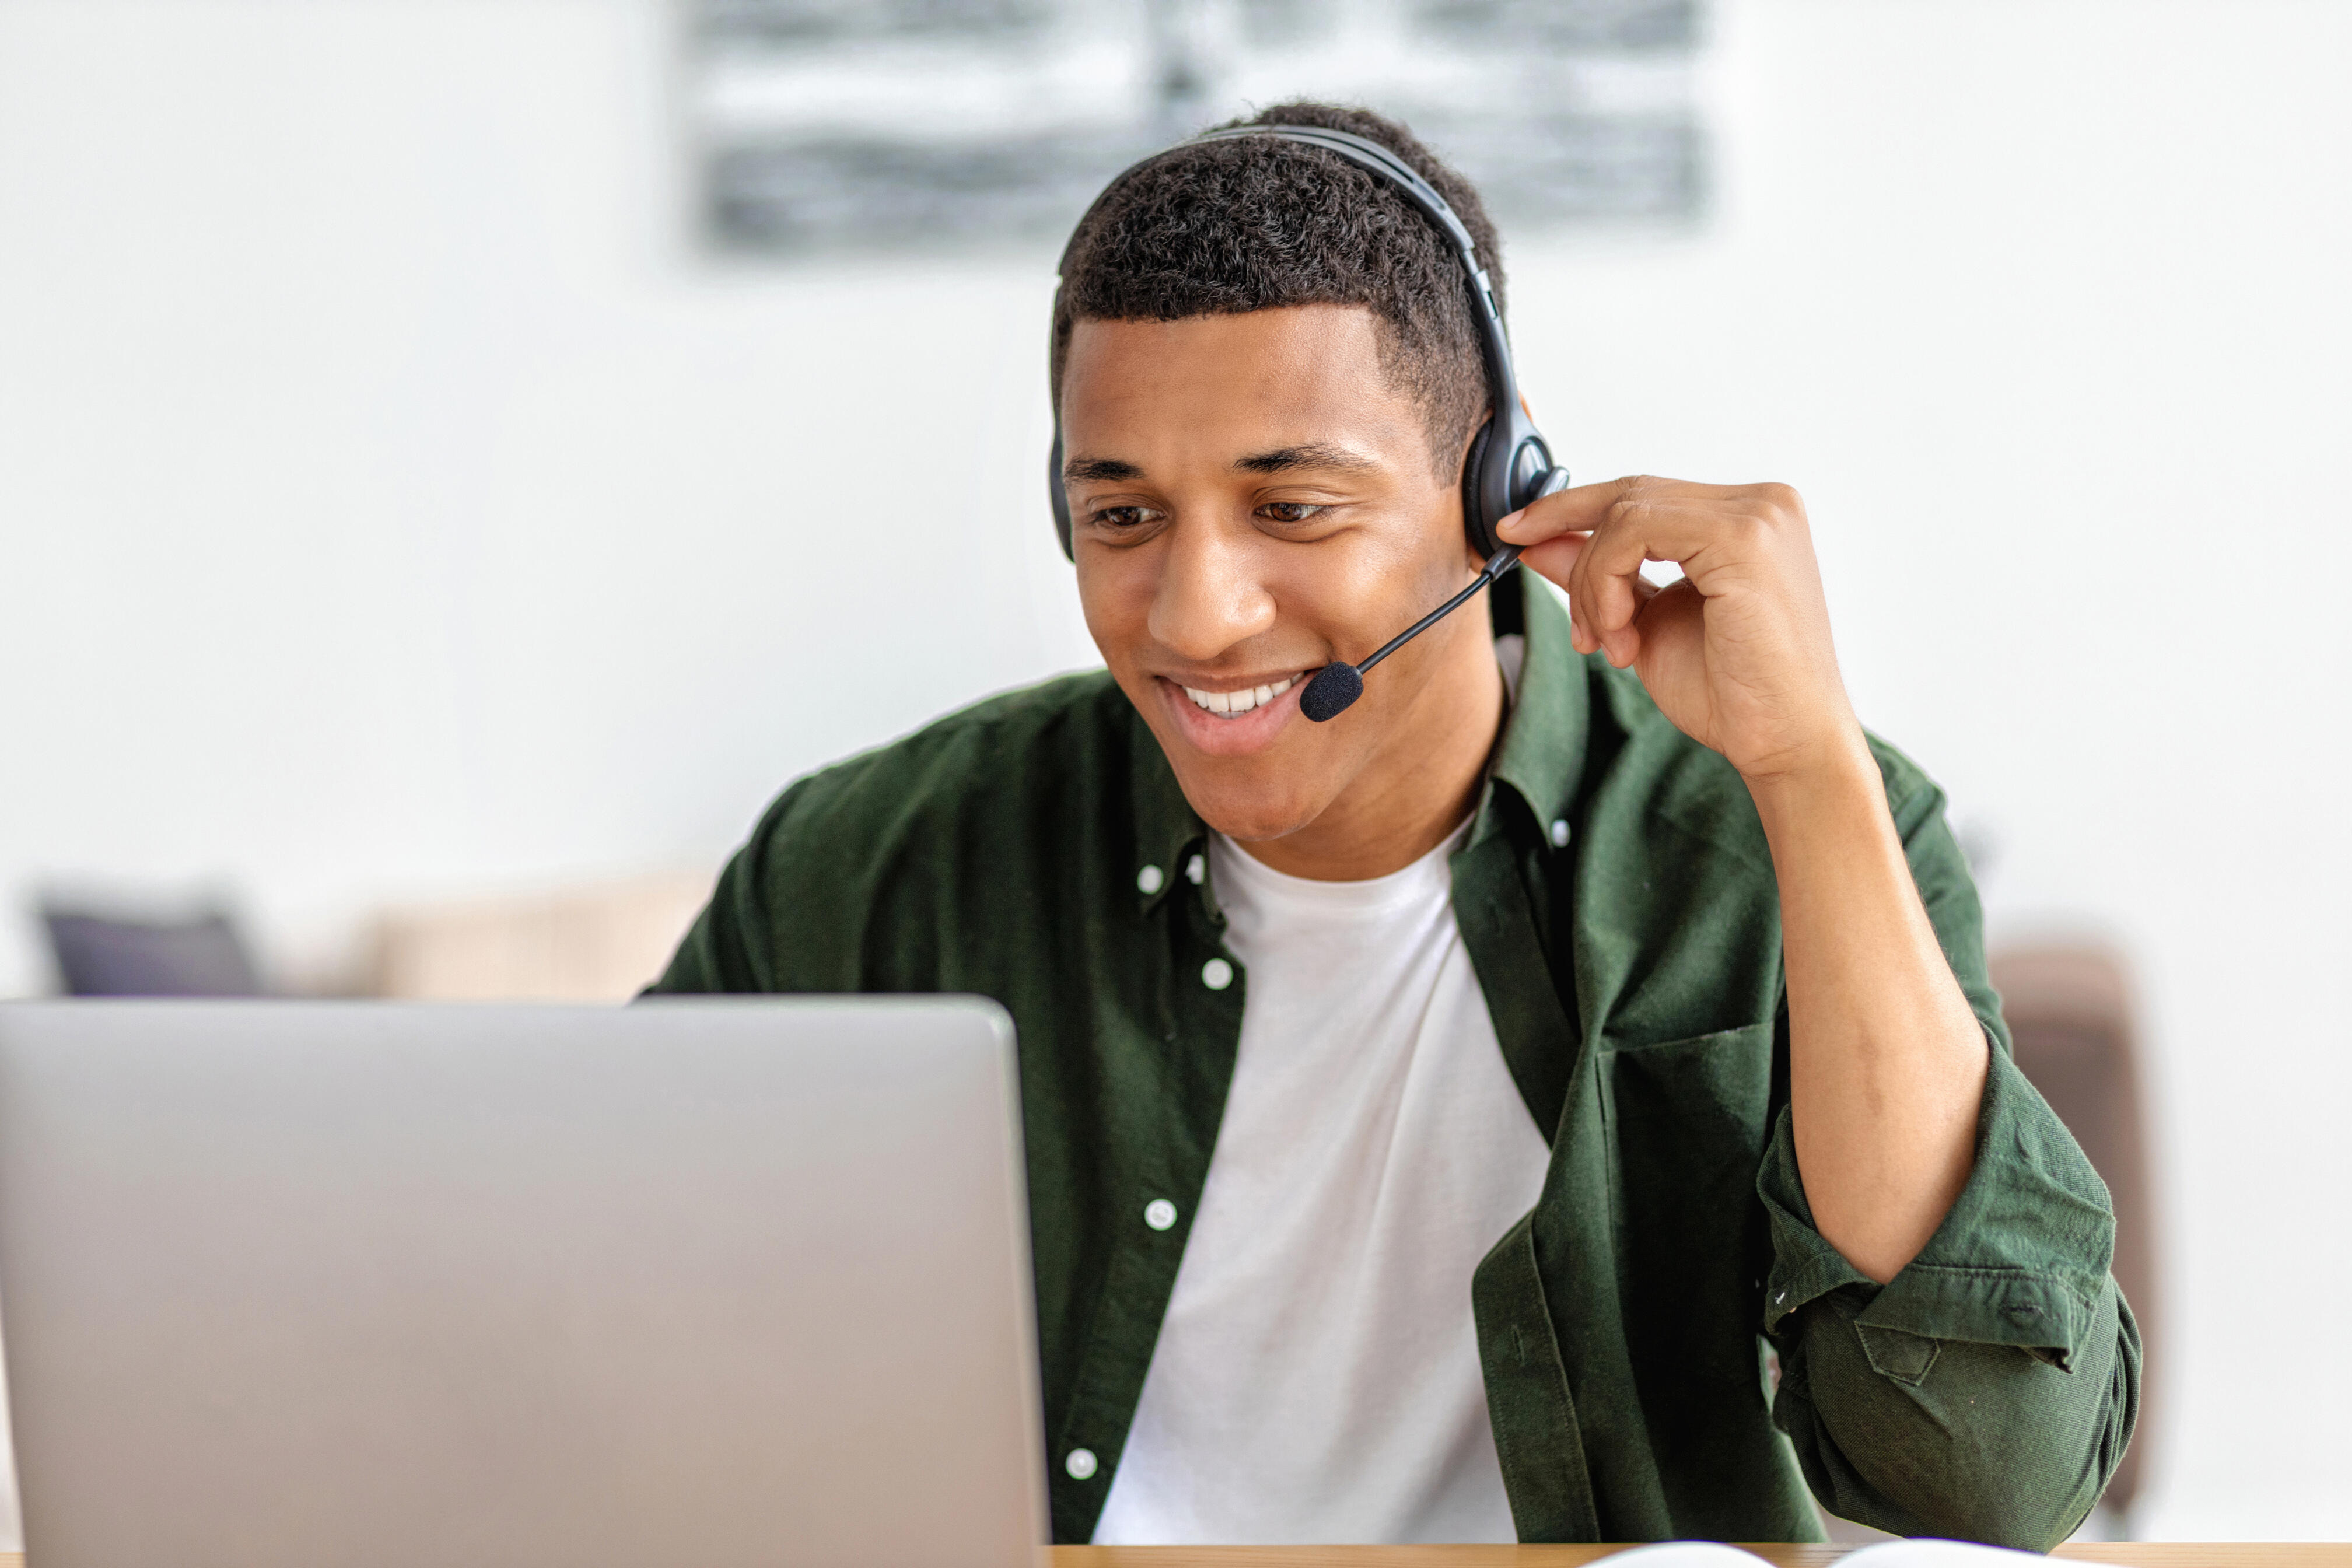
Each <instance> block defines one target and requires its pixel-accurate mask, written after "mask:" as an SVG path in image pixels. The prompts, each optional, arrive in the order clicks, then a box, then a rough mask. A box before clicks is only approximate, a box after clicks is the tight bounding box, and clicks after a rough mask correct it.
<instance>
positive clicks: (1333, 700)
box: [1298, 663, 1364, 724]
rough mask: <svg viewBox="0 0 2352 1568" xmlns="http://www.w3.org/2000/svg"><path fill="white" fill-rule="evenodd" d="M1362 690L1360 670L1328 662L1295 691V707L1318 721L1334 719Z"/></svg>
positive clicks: (1347, 665) (1343, 711)
mask: <svg viewBox="0 0 2352 1568" xmlns="http://www.w3.org/2000/svg"><path fill="white" fill-rule="evenodd" d="M1363 694H1364V677H1363V673H1362V672H1361V671H1360V670H1359V669H1357V668H1356V667H1355V666H1354V665H1352V664H1338V663H1333V664H1327V665H1325V666H1324V667H1323V668H1320V669H1318V670H1317V671H1316V672H1315V679H1312V680H1310V681H1308V682H1307V689H1306V690H1304V691H1302V692H1300V693H1299V694H1298V710H1299V711H1300V712H1301V713H1304V714H1306V715H1307V717H1308V718H1309V719H1312V720H1314V721H1315V722H1317V723H1318V724H1320V723H1322V722H1324V721H1326V720H1328V719H1336V718H1338V717H1339V715H1340V714H1342V713H1345V712H1346V711H1347V710H1348V705H1349V703H1351V702H1353V701H1355V700H1356V699H1357V698H1359V697H1361V696H1362V695H1363Z"/></svg>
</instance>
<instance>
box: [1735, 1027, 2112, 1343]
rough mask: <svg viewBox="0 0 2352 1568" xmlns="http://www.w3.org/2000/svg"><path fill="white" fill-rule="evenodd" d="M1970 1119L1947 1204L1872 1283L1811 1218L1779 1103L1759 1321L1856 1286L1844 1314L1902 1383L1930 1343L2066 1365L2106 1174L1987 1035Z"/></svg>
mask: <svg viewBox="0 0 2352 1568" xmlns="http://www.w3.org/2000/svg"><path fill="white" fill-rule="evenodd" d="M1990 1050H1991V1066H1990V1070H1989V1071H1988V1072H1987V1074H1986V1077H1985V1090H1984V1103H1983V1105H1982V1107H1981V1109H1980V1110H1979V1112H1978V1117H1977V1148H1976V1167H1975V1169H1974V1170H1973V1171H1971V1172H1970V1173H1969V1180H1968V1184H1967V1185H1966V1186H1965V1187H1963V1188H1962V1189H1961V1190H1960V1195H1959V1197H1958V1200H1957V1201H1956V1202H1955V1203H1954V1204H1953V1205H1952V1209H1951V1212H1950V1213H1949V1214H1948V1215H1945V1216H1944V1223H1943V1224H1942V1225H1941V1226H1938V1227H1937V1231H1936V1234H1935V1235H1934V1236H1933V1237H1929V1238H1928V1241H1927V1246H1926V1247H1922V1248H1921V1249H1920V1251H1919V1255H1918V1256H1917V1257H1916V1258H1913V1259H1912V1260H1911V1261H1910V1263H1908V1264H1907V1265H1906V1266H1905V1267H1904V1268H1903V1271H1902V1272H1901V1273H1899V1274H1897V1275H1896V1276H1895V1278H1894V1279H1892V1280H1890V1281H1888V1282H1887V1283H1886V1284H1885V1285H1884V1286H1881V1285H1879V1284H1878V1283H1876V1282H1875V1281H1874V1280H1873V1279H1871V1278H1870V1277H1869V1276H1868V1275H1866V1274H1864V1273H1863V1272H1862V1271H1861V1270H1860V1269H1858V1268H1854V1266H1853V1264H1851V1263H1849V1262H1847V1261H1846V1259H1845V1258H1844V1257H1843V1255H1842V1254H1840V1253H1839V1251H1838V1250H1837V1248H1835V1247H1832V1246H1831V1245H1830V1244H1829V1242H1828V1241H1827V1239H1825V1238H1824V1237H1822V1234H1821V1232H1820V1231H1818V1230H1816V1229H1815V1228H1814V1227H1813V1214H1812V1207H1811V1205H1810V1204H1809V1203H1808V1202H1807V1201H1806V1199H1805V1190H1804V1184H1803V1182H1802V1180H1801V1178H1800V1176H1799V1175H1798V1172H1797V1145H1796V1140H1795V1137H1794V1135H1793V1133H1792V1132H1791V1131H1790V1114H1789V1111H1788V1110H1786V1109H1785V1108H1784V1109H1783V1110H1781V1112H1780V1120H1779V1121H1778V1123H1777V1124H1776V1125H1775V1126H1774V1128H1773V1131H1772V1142H1771V1146H1770V1147H1769V1149H1768V1150H1767V1151H1766V1152H1765V1155H1764V1163H1763V1167H1762V1169H1761V1170H1760V1171H1759V1173H1758V1175H1757V1183H1756V1188H1757V1195H1758V1196H1759V1198H1760V1199H1761V1200H1762V1201H1763V1204H1764V1208H1765V1213H1766V1214H1767V1215H1769V1219H1770V1223H1771V1227H1772V1269H1771V1273H1770V1276H1769V1278H1768V1279H1766V1281H1765V1288H1764V1331H1765V1332H1766V1333H1767V1334H1777V1333H1779V1332H1780V1331H1781V1330H1782V1327H1783V1325H1784V1322H1785V1321H1786V1320H1787V1318H1788V1316H1789V1314H1790V1313H1791V1312H1794V1311H1795V1310H1797V1309H1798V1308H1800V1307H1802V1306H1804V1305H1805V1304H1806V1303H1807V1302H1809V1301H1812V1300H1818V1299H1819V1298H1821V1297H1822V1296H1825V1295H1828V1294H1829V1293H1830V1292H1832V1291H1833V1290H1853V1291H1855V1292H1857V1293H1858V1298H1859V1300H1861V1301H1862V1302H1863V1308H1862V1310H1861V1311H1860V1313H1859V1314H1857V1315H1856V1317H1855V1319H1854V1324H1855V1327H1856V1328H1857V1329H1859V1330H1861V1331H1863V1332H1862V1339H1863V1342H1864V1346H1865V1348H1866V1349H1867V1350H1868V1351H1869V1352H1870V1359H1871V1362H1872V1363H1873V1364H1874V1365H1875V1366H1877V1368H1878V1370H1879V1371H1881V1372H1882V1373H1885V1374H1887V1375H1888V1376H1891V1377H1895V1378H1898V1379H1902V1380H1904V1381H1914V1380H1916V1378H1917V1377H1919V1376H1923V1375H1925V1373H1926V1370H1927V1363H1928V1362H1930V1361H1932V1360H1933V1359H1934V1355H1935V1347H1934V1343H1933V1342H1939V1341H1944V1340H1964V1341H1969V1342H1973V1343H1978V1344H1995V1345H2014V1346H2016V1347H2017V1348H2019V1349H2021V1350H2024V1351H2028V1352H2032V1353H2034V1354H2036V1355H2038V1356H2039V1357H2041V1359H2042V1360H2044V1361H2047V1362H2050V1363H2052V1364H2053V1365H2056V1366H2058V1367H2061V1368H2063V1369H2065V1370H2067V1371H2072V1370H2073V1368H2074V1355H2075V1352H2076V1351H2077V1350H2078V1349H2079V1348H2081V1346H2082V1345H2083V1344H2084V1341H2085V1339H2086V1337H2087V1336H2088V1334H2089V1333H2090V1331H2091V1329H2092V1324H2093V1322H2094V1321H2095V1318H2096V1316H2097V1310H2098V1304H2099V1302H2100V1301H2101V1300H2102V1299H2103V1298H2104V1296H2105V1289H2106V1279H2107V1267H2108V1264H2109V1262H2110V1261H2111V1259H2112V1258H2113V1256H2114V1251H2115V1212H2114V1208H2113V1205H2112V1204H2111V1203H2110V1202H2109V1199H2108V1196H2107V1189H2106V1184H2105V1183H2103V1182H2101V1181H2100V1180H2099V1177H2098V1173H2096V1172H2095V1171H2094V1170H2093V1169H2092V1168H2091V1163H2090V1161H2089V1160H2087V1159H2085V1158H2084V1155H2083V1152H2082V1150H2081V1149H2080V1148H2079V1147H2078V1146H2077V1145H2076V1144H2075V1142H2074V1135H2073V1134H2072V1133H2070V1132H2068V1131H2066V1128H2065V1125H2064V1124H2063V1122H2061V1121H2059V1120H2058V1117H2057V1115H2056V1113H2055V1112H2053V1110H2051V1109H2050V1107H2049V1105H2048V1104H2047V1103H2046V1102H2044V1101H2043V1100H2042V1096H2041V1094H2040V1093H2039V1092H2037V1091H2036V1090H2035V1089H2034V1088H2033V1086H2032V1084H2031V1083H2029V1082H2027V1081H2026V1079H2025V1076H2024V1075H2023V1074H2022V1073H2021V1072H2019V1071H2018V1070H2017V1065H2016V1063H2014V1062H2012V1061H2011V1059H2010V1058H2009V1054H2008V1053H2007V1052H2006V1051H2004V1050H2002V1049H2001V1048H2000V1046H1999V1044H1998V1043H1994V1044H1992V1045H1991V1047H1990Z"/></svg>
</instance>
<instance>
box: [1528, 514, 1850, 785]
mask: <svg viewBox="0 0 2352 1568" xmlns="http://www.w3.org/2000/svg"><path fill="white" fill-rule="evenodd" d="M1497 531H1498V532H1499V533H1500V534H1501V536H1502V538H1503V539H1504V540H1505V541H1506V542H1508V543H1512V544H1520V545H1525V546H1526V547H1527V551H1526V553H1525V554H1524V555H1523V556H1521V558H1520V560H1521V563H1522V564H1523V565H1525V566H1527V567H1528V568H1530V569H1531V570H1534V571H1537V572H1539V573H1541V574H1543V575H1545V576H1546V577H1549V578H1550V579H1551V580H1552V581H1553V582H1555V583H1557V584H1559V585H1560V586H1561V587H1563V588H1565V589H1567V590H1568V596H1569V605H1570V616H1571V618H1572V619H1573V621H1574V623H1575V644H1576V648H1577V651H1578V652H1580V653H1591V652H1592V651H1594V650H1595V649H1599V650H1600V651H1601V653H1602V654H1603V655H1604V656H1605V657H1606V658H1608V660H1609V662H1610V663H1612V664H1613V665H1615V666H1616V667H1617V668H1621V669H1622V668H1625V667H1626V666H1628V665H1631V666H1633V668H1634V670H1635V671H1636V672H1637V673H1638V674H1639V675H1640V676H1641V678H1642V684H1643V686H1644V687H1646V688H1647V689H1649V693H1650V696H1651V699H1652V700H1654V701H1655V702H1656V703H1657V705H1658V708H1659V710H1661V711H1662V712H1664V714H1665V715H1666V717H1667V718H1668V719H1670V720H1672V721H1674V722H1675V725H1676V726H1678V727H1679V728H1680V729H1681V730H1682V731H1684V732H1685V734H1687V735H1689V736H1690V737H1691V738H1692V739H1694V740H1696V741H1698V742H1701V743H1702V744H1704V745H1706V746H1710V747H1712V748H1714V749H1715V750H1716V751H1717V752H1722V753H1723V755H1724V756H1725V757H1726V758H1727V759H1728V760H1729V762H1730V763H1731V764H1732V765H1733V766H1734V767H1736V768H1738V770H1739V771H1740V773H1741V774H1742V775H1743V776H1745V777H1746V778H1748V781H1749V782H1750V783H1751V784H1763V783H1767V782H1769V781H1773V780H1777V779H1780V778H1783V777H1787V776H1789V775H1792V774H1800V773H1807V772H1810V771H1811V770H1813V769H1814V768H1817V767H1821V766H1828V767H1832V768H1836V767H1841V766H1850V765H1851V764H1852V763H1853V760H1854V757H1855V748H1856V747H1857V746H1858V745H1859V744H1860V742H1861V739H1862V735H1861V729H1860V726H1859V725H1858V724H1857V722H1856V721H1855V719H1854V716H1853V707H1852V706H1851V704H1849V703H1848V701H1847V700H1846V693H1845V683H1844V681H1843V679H1841V678H1840V676H1839V674H1838V667H1837V652H1836V649H1835V648H1834V647H1832V643H1831V640H1830V622H1829V610H1828V606H1827V605H1826V603H1825V602H1824V600H1823V597H1822V581H1821V572H1820V569H1819V567H1818V566H1817V565H1816V564H1815V563H1814V560H1813V542H1812V533H1811V529H1810V528H1809V527H1808V526H1807V524H1806V521H1805V507H1804V502H1803V501H1802V500H1801V499H1799V497H1798V495H1797V492H1796V491H1794V490H1792V489H1790V488H1789V487H1788V486H1786V485H1774V484H1763V485H1701V484H1692V483H1688V482H1686V481H1684V480H1680V479H1645V478H1633V479H1612V480H1609V481H1608V482H1607V483H1605V484H1595V485H1580V486H1578V487H1576V488H1575V489H1566V490H1561V491H1560V492H1559V493H1558V494H1556V495H1549V496H1545V497H1543V498H1541V499H1540V500H1536V501H1534V502H1531V503H1530V504H1529V505H1528V506H1527V507H1526V508H1525V509H1524V510H1520V511H1517V512H1515V513H1513V514H1512V515H1511V516H1509V517H1507V518H1505V519H1504V520H1503V521H1502V523H1501V525H1500V527H1499V528H1498V530H1497ZM1646 561H1668V562H1673V563H1675V564H1677V565H1679V566H1680V567H1681V568H1682V572H1683V579H1682V581H1680V582H1677V583H1675V584H1670V585H1668V586H1666V587H1664V588H1659V587H1656V586H1654V585H1653V584H1650V583H1648V582H1647V581H1645V580H1644V579H1643V576H1642V565H1643V563H1644V562H1646Z"/></svg>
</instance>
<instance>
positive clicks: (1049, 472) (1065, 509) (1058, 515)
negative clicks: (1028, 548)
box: [1045, 425, 1078, 561]
mask: <svg viewBox="0 0 2352 1568" xmlns="http://www.w3.org/2000/svg"><path fill="white" fill-rule="evenodd" d="M1045 499H1046V500H1048V501H1050V502H1052V504H1053V508H1054V537H1055V538H1056V539H1059V540H1060V541H1061V542H1062V559H1063V560H1065V561H1076V559H1077V558H1078V552H1077V550H1076V546H1075V545H1074V544H1073V543H1072V542H1071V539H1070V492H1069V491H1067V490H1066V489H1063V488H1062V430H1061V426H1059V425H1056V426H1055V427H1054V445H1053V448H1052V449H1051V450H1050V451H1048V452H1047V453H1046V454H1045Z"/></svg>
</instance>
